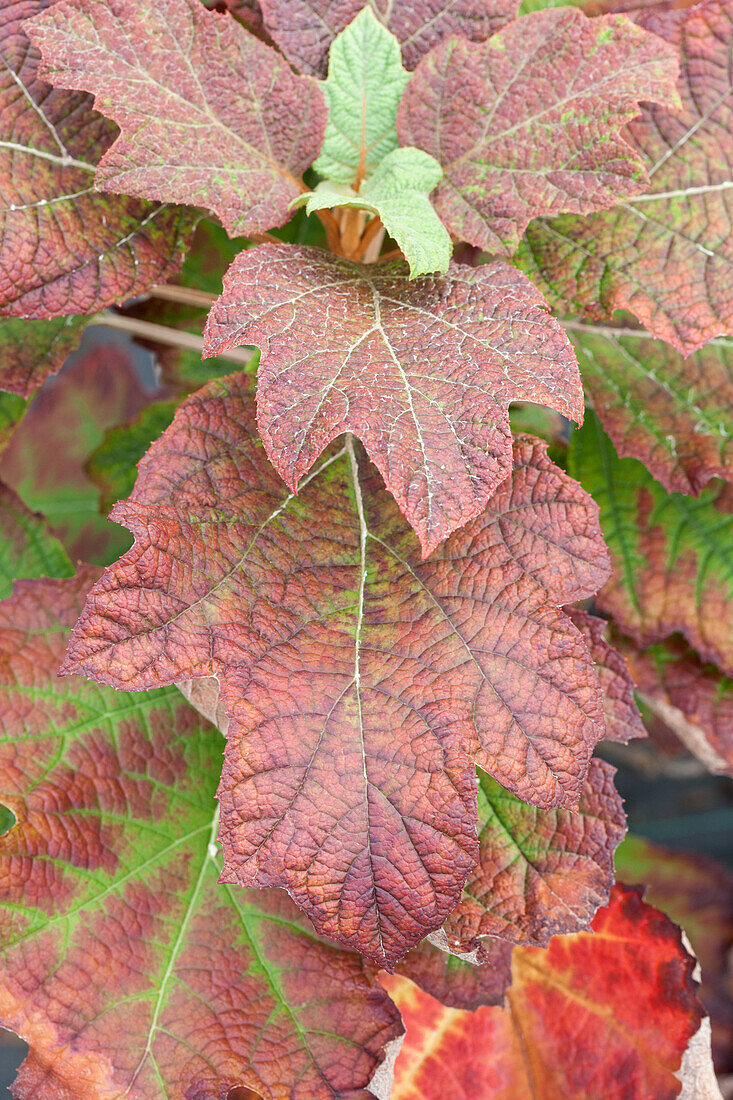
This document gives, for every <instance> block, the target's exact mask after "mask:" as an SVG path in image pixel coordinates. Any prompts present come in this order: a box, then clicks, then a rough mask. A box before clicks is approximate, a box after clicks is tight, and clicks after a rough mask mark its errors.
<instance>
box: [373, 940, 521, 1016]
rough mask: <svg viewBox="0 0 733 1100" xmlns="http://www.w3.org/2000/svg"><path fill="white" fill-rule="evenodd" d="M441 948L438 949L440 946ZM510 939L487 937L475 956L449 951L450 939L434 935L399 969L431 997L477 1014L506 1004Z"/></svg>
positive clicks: (405, 960)
mask: <svg viewBox="0 0 733 1100" xmlns="http://www.w3.org/2000/svg"><path fill="white" fill-rule="evenodd" d="M438 943H439V944H440V946H436V944H438ZM513 950H514V945H513V944H511V943H509V941H508V940H499V939H493V938H489V937H486V938H485V939H483V940H482V941H481V946H480V948H478V949H477V950H476V951H474V952H472V954H471V955H463V956H458V955H456V954H453V953H452V952H451V951H450V950H449V946H448V941H447V939H443V937H442V936H441V935H440V933H434V934H433V935H432V936H431V937H430V939H427V940H423V942H422V943H421V944H420V945H419V947H416V948H415V949H414V950H413V951H409V952H408V953H407V955H405V957H404V959H403V960H402V961H401V962H399V963H397V965H396V966H395V969H394V972H395V974H403V975H404V976H405V977H406V978H409V979H410V981H411V982H414V983H415V984H416V985H419V986H420V988H421V989H424V990H425V992H426V993H429V994H430V996H431V997H435V999H436V1000H438V1001H440V1003H441V1004H444V1005H448V1006H450V1007H451V1008H464V1009H470V1010H471V1011H473V1009H475V1008H480V1007H481V1006H482V1005H502V1004H503V1003H504V997H505V994H506V991H507V989H508V987H509V985H510V984H511V980H512V970H511V961H512V951H513Z"/></svg>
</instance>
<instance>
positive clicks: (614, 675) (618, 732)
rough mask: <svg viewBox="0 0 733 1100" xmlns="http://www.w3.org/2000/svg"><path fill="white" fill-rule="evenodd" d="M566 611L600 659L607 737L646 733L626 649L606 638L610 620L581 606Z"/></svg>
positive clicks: (623, 739) (623, 738) (595, 657)
mask: <svg viewBox="0 0 733 1100" xmlns="http://www.w3.org/2000/svg"><path fill="white" fill-rule="evenodd" d="M565 614H566V615H568V616H569V617H570V618H571V619H572V621H573V622H574V623H575V625H576V626H577V628H578V630H580V631H581V633H582V634H583V637H584V638H585V643H586V645H587V646H588V652H589V653H590V655H591V657H592V658H593V660H594V661H595V663H596V672H597V673H598V681H599V683H600V685H601V690H602V692H603V713H604V716H605V719H606V733H605V736H604V741H616V742H618V743H620V744H622V745H626V744H628V742H629V741H632V740H633V739H635V738H637V737H646V735H647V734H646V730H645V729H644V723H643V722H642V720H641V715H640V714H639V708H638V707H637V705H636V701H635V700H634V680H633V679H632V677H631V674H630V672H629V669H628V666H627V664H626V661H625V659H624V655H623V653H621V652H619V650H618V649H617V648H615V647H614V646H612V645H611V644H610V643H609V642H608V641H607V640H606V636H605V634H606V627H607V625H608V624H607V623H606V620H605V619H601V618H599V617H598V616H597V615H591V614H589V613H588V612H587V611H583V610H581V609H580V608H577V607H566V608H565Z"/></svg>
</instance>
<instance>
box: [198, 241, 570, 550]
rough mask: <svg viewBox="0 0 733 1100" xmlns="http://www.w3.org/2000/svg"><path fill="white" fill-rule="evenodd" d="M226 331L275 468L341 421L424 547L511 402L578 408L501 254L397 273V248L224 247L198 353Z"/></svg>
mask: <svg viewBox="0 0 733 1100" xmlns="http://www.w3.org/2000/svg"><path fill="white" fill-rule="evenodd" d="M239 344H254V345H256V346H257V347H259V348H261V350H262V357H261V361H260V367H259V374H258V386H257V413H258V424H259V430H260V434H261V436H262V439H263V441H264V444H265V447H266V449H267V453H268V455H269V457H270V460H271V461H272V462H273V464H274V465H275V468H276V469H277V471H278V473H279V474H280V475H281V477H282V478H283V479H284V481H285V482H286V483H287V484H288V485H289V486H291V487H292V488H294V487H295V486H297V484H298V482H299V480H300V478H301V477H302V476H303V475H304V474H305V473H307V471H308V470H309V469H310V468H311V466H312V465H313V463H314V462H315V460H316V458H317V457H318V456H319V455H320V454H321V452H322V451H323V449H324V448H325V447H326V446H327V445H328V444H329V443H330V442H331V441H332V440H333V439H335V438H336V437H337V436H339V435H341V434H342V433H343V432H345V431H352V432H354V433H355V434H356V435H357V436H358V437H359V438H360V439H361V440H362V442H363V443H364V445H365V446H366V449H367V451H368V452H369V457H370V458H371V459H372V461H373V462H374V463H375V465H376V466H377V468H378V469H379V472H380V473H381V474H382V477H383V478H384V481H385V484H386V485H387V488H388V489H389V490H390V492H391V493H392V494H393V495H394V497H395V499H396V501H397V503H398V504H399V506H400V508H401V510H402V512H403V513H404V515H405V516H406V517H407V519H408V521H409V522H410V523H411V525H412V526H413V528H414V529H415V531H416V532H417V534H418V537H419V539H420V542H421V544H422V547H423V550H424V552H425V553H426V554H428V553H430V552H431V551H432V550H434V549H435V548H436V547H437V546H438V545H439V544H440V543H441V542H442V541H443V539H445V538H446V537H447V535H449V534H450V533H451V531H454V530H455V529H456V528H458V527H460V526H462V525H463V524H464V523H466V522H467V521H468V520H470V519H473V517H474V516H477V515H479V514H480V513H481V512H483V510H484V507H485V505H486V501H487V500H488V498H489V496H490V495H491V493H492V492H493V491H494V490H495V489H496V487H497V485H499V483H500V482H501V481H503V480H504V479H505V478H506V477H507V475H508V473H509V470H510V466H511V458H510V455H511V432H510V430H509V415H508V411H507V410H508V406H509V404H510V402H512V401H515V400H527V401H534V402H537V403H545V404H548V405H550V406H552V407H553V408H555V409H557V410H558V412H561V413H563V414H564V415H566V416H569V417H572V418H573V419H575V420H578V421H580V420H582V417H583V393H582V387H581V383H580V376H579V374H578V368H577V362H576V359H575V355H574V353H573V350H572V346H571V345H570V343H569V341H568V339H567V337H566V335H565V332H564V330H563V329H562V327H561V326H560V325H559V323H558V322H557V321H555V320H554V319H553V318H552V317H550V316H548V314H547V312H546V309H545V304H544V300H543V299H542V297H541V296H540V295H539V294H538V293H537V292H536V291H535V289H534V287H533V286H532V285H531V283H530V282H529V281H528V280H527V279H525V278H524V276H521V275H520V274H519V273H518V272H517V271H516V270H515V269H514V268H512V267H510V266H509V265H508V264H504V263H494V264H488V265H486V266H482V267H476V268H473V267H467V266H465V265H462V264H455V263H454V264H451V266H450V268H449V270H448V273H447V274H446V275H444V276H436V277H433V278H423V279H419V280H415V281H414V282H410V280H409V277H408V272H407V270H406V266H405V264H403V263H401V262H399V261H398V262H388V263H385V264H379V265H360V264H354V263H351V262H349V261H348V260H343V259H340V258H339V257H337V256H332V255H330V254H329V253H327V252H323V251H321V250H320V249H316V248H303V247H293V246H290V247H288V246H286V245H270V244H265V245H261V246H260V247H259V248H255V249H250V250H248V251H247V252H244V253H241V254H240V256H238V257H237V259H236V260H235V261H234V263H233V264H232V266H231V268H230V269H229V272H228V273H227V275H226V277H225V280H224V293H223V294H222V296H221V298H220V299H219V300H218V302H217V303H216V304H215V305H214V307H213V308H212V310H211V313H210V314H209V320H208V322H207V326H206V333H205V351H206V353H207V354H209V355H215V354H221V353H225V352H226V351H227V350H228V349H230V348H233V347H236V346H237V345H239Z"/></svg>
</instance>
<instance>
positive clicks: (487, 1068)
mask: <svg viewBox="0 0 733 1100" xmlns="http://www.w3.org/2000/svg"><path fill="white" fill-rule="evenodd" d="M694 965H695V960H694V959H693V958H692V957H691V956H690V955H688V954H687V952H686V951H685V949H684V947H683V945H682V941H681V937H680V931H679V929H678V928H676V927H675V925H673V924H672V923H671V921H670V920H668V918H667V917H665V916H664V915H663V914H662V913H660V912H659V911H658V910H657V909H653V908H652V907H651V906H649V905H646V904H645V903H644V902H643V901H642V900H641V897H640V895H639V893H638V892H637V891H636V890H634V889H630V888H627V887H623V886H616V887H615V888H614V891H613V894H612V896H611V902H610V904H609V906H608V907H607V908H605V909H601V910H599V912H598V913H597V915H596V918H595V920H594V922H593V933H592V934H591V933H588V932H582V933H578V934H577V935H574V936H556V937H555V939H553V940H552V942H551V944H550V946H549V948H547V949H546V950H543V949H541V948H536V947H519V948H515V950H514V953H513V956H512V974H513V982H512V986H511V989H510V990H509V992H508V994H507V1008H506V1010H502V1009H500V1008H479V1009H478V1010H477V1011H476V1012H473V1013H471V1012H461V1011H459V1010H457V1009H455V1008H444V1007H443V1006H442V1005H441V1004H439V1003H438V1002H437V1001H435V1000H433V998H432V997H430V996H428V995H427V994H426V993H424V992H422V991H420V990H418V989H417V988H416V987H415V986H411V985H409V984H408V983H407V982H406V981H405V979H404V978H400V977H397V976H396V975H395V976H392V977H389V978H385V979H383V981H384V984H385V986H386V987H387V988H388V989H389V991H390V994H391V996H392V997H393V998H394V999H395V1000H396V1002H397V1004H398V1005H399V1008H400V1011H401V1012H402V1016H403V1019H404V1021H405V1025H406V1028H407V1036H406V1039H405V1043H404V1045H403V1047H402V1050H401V1052H400V1054H399V1056H398V1059H397V1065H396V1078H395V1087H394V1091H393V1093H392V1097H393V1100H444V1098H445V1097H448V1096H449V1097H451V1100H559V1098H565V1100H589V1097H594V1098H595V1097H598V1098H601V1097H602V1098H603V1100H622V1098H623V1100H626V1098H630V1097H634V1098H635V1100H673V1098H674V1097H676V1096H677V1095H678V1093H679V1090H680V1082H679V1080H678V1079H677V1077H676V1076H675V1073H676V1072H677V1071H678V1069H679V1067H680V1063H681V1060H682V1056H683V1053H684V1051H685V1048H686V1046H687V1044H688V1042H689V1041H690V1039H691V1038H692V1037H693V1035H694V1034H695V1033H696V1031H697V1028H698V1026H699V1024H700V1020H701V1017H702V1009H701V1006H700V1004H699V1002H698V1000H697V998H696V996H695V983H694V981H693V980H692V970H693V967H694Z"/></svg>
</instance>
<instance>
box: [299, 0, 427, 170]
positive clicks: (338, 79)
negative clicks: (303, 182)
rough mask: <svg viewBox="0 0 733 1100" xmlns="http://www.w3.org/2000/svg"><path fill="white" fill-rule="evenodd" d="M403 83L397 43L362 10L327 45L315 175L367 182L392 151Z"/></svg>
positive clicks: (368, 11) (405, 77) (370, 13)
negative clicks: (324, 113)
mask: <svg viewBox="0 0 733 1100" xmlns="http://www.w3.org/2000/svg"><path fill="white" fill-rule="evenodd" d="M408 80H409V73H407V72H406V70H405V69H403V68H402V55H401V53H400V45H399V42H398V41H397V39H396V38H395V36H394V35H393V34H390V32H389V31H388V30H387V28H386V27H384V26H383V25H382V24H381V23H380V22H379V21H378V20H377V19H376V17H375V15H374V13H373V11H372V10H371V8H368V7H367V8H364V9H363V11H360V12H359V14H358V15H357V17H356V19H354V20H353V21H352V22H351V23H350V24H349V25H348V27H347V28H346V30H344V31H342V32H341V34H340V35H339V36H338V37H337V38H336V39H334V43H333V45H332V46H331V53H330V58H329V65H328V79H327V80H326V81H325V82H324V84H323V89H324V91H325V93H326V103H327V105H328V122H327V124H326V137H325V139H324V142H323V148H322V149H321V152H320V155H319V156H318V159H317V160H316V162H315V164H314V165H313V167H314V168H315V169H316V171H317V172H320V173H321V175H323V176H326V177H327V178H328V179H331V180H335V181H336V182H338V183H348V184H353V183H356V184H357V186H358V184H360V183H361V181H362V180H363V179H365V178H367V177H368V176H369V175H370V174H371V173H372V172H373V171H374V169H375V168H376V167H377V165H378V164H379V162H380V161H381V160H382V158H383V157H385V156H386V155H387V153H391V152H392V150H393V149H396V148H397V145H398V142H397V129H396V125H395V123H396V120H397V108H398V107H399V105H400V100H401V99H402V93H403V92H404V90H405V88H406V86H407V81H408Z"/></svg>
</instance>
